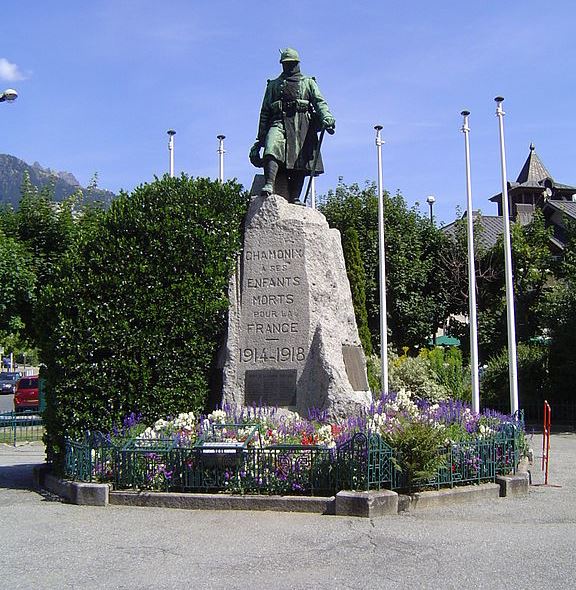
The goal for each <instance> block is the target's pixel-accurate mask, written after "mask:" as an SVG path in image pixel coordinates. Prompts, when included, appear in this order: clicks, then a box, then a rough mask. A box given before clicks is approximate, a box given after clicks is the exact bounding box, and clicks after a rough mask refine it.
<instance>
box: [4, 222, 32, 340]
mask: <svg viewBox="0 0 576 590" xmlns="http://www.w3.org/2000/svg"><path fill="white" fill-rule="evenodd" d="M35 299H36V273H35V272H34V270H33V264H32V256H31V255H30V253H29V252H28V250H27V249H26V247H25V246H24V245H23V244H22V243H21V242H19V241H17V240H16V239H14V238H12V237H8V236H6V235H5V233H4V232H3V231H2V229H0V346H1V347H2V348H5V349H7V350H14V349H15V348H19V347H25V344H24V342H25V340H26V334H25V325H26V322H27V321H28V319H29V318H30V317H31V315H32V307H33V305H34V303H35Z"/></svg>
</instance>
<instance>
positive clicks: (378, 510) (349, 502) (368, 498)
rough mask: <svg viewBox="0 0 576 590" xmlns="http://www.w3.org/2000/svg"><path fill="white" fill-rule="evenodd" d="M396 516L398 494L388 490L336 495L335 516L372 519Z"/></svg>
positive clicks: (346, 492)
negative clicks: (390, 515)
mask: <svg viewBox="0 0 576 590" xmlns="http://www.w3.org/2000/svg"><path fill="white" fill-rule="evenodd" d="M388 514H398V494H397V493H396V492H391V491H390V490H380V491H370V492H352V491H348V490H343V491H341V492H338V493H337V494H336V516H362V517H364V518H373V517H376V516H386V515H388Z"/></svg>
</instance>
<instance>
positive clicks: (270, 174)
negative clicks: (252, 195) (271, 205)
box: [260, 157, 279, 197]
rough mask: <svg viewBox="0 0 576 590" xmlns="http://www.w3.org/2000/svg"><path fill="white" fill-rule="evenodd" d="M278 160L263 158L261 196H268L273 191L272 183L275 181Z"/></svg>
mask: <svg viewBox="0 0 576 590" xmlns="http://www.w3.org/2000/svg"><path fill="white" fill-rule="evenodd" d="M278 168H279V166H278V162H277V161H276V160H275V159H274V158H270V157H268V158H266V159H265V160H264V186H263V187H262V190H261V191H260V194H261V195H262V196H266V197H267V196H269V195H271V194H272V193H273V192H274V183H275V182H276V174H278Z"/></svg>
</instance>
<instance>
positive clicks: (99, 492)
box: [34, 465, 529, 518]
mask: <svg viewBox="0 0 576 590" xmlns="http://www.w3.org/2000/svg"><path fill="white" fill-rule="evenodd" d="M34 484H35V486H36V487H37V488H44V489H46V490H48V491H50V492H52V493H54V494H56V495H58V496H60V497H62V498H64V499H65V500H66V501H67V502H69V503H71V504H78V505H85V506H107V505H108V504H114V505H116V506H145V507H158V508H180V509H187V510H255V511H275V512H303V513H313V514H327V515H335V516H356V517H361V518H375V517H379V516H386V515H391V514H398V513H400V512H408V511H415V510H422V509H427V508H435V507H438V506H446V505H452V504H457V503H462V502H476V501H479V500H486V499H494V498H501V497H509V496H521V495H525V494H527V493H528V487H529V486H528V474H527V473H520V474H516V475H506V476H498V477H497V478H496V483H485V484H480V485H471V486H462V487H455V488H449V489H442V490H433V491H426V492H417V493H415V494H412V495H399V494H397V493H396V492H392V491H390V490H378V491H376V490H371V491H368V492H356V491H350V490H342V491H340V492H338V493H337V494H336V496H335V497H334V496H332V497H315V496H258V495H253V496H235V495H227V494H204V493H201V494H193V493H177V492H135V491H112V490H111V486H110V485H109V484H98V483H84V482H75V481H67V480H64V479H61V478H59V477H57V476H55V475H53V474H52V473H50V466H49V465H41V466H38V467H35V468H34Z"/></svg>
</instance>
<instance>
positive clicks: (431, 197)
mask: <svg viewBox="0 0 576 590" xmlns="http://www.w3.org/2000/svg"><path fill="white" fill-rule="evenodd" d="M426 202H427V203H428V206H429V207H430V223H434V214H433V212H432V209H433V207H434V203H435V202H436V197H435V196H434V195H428V196H427V197H426Z"/></svg>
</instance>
